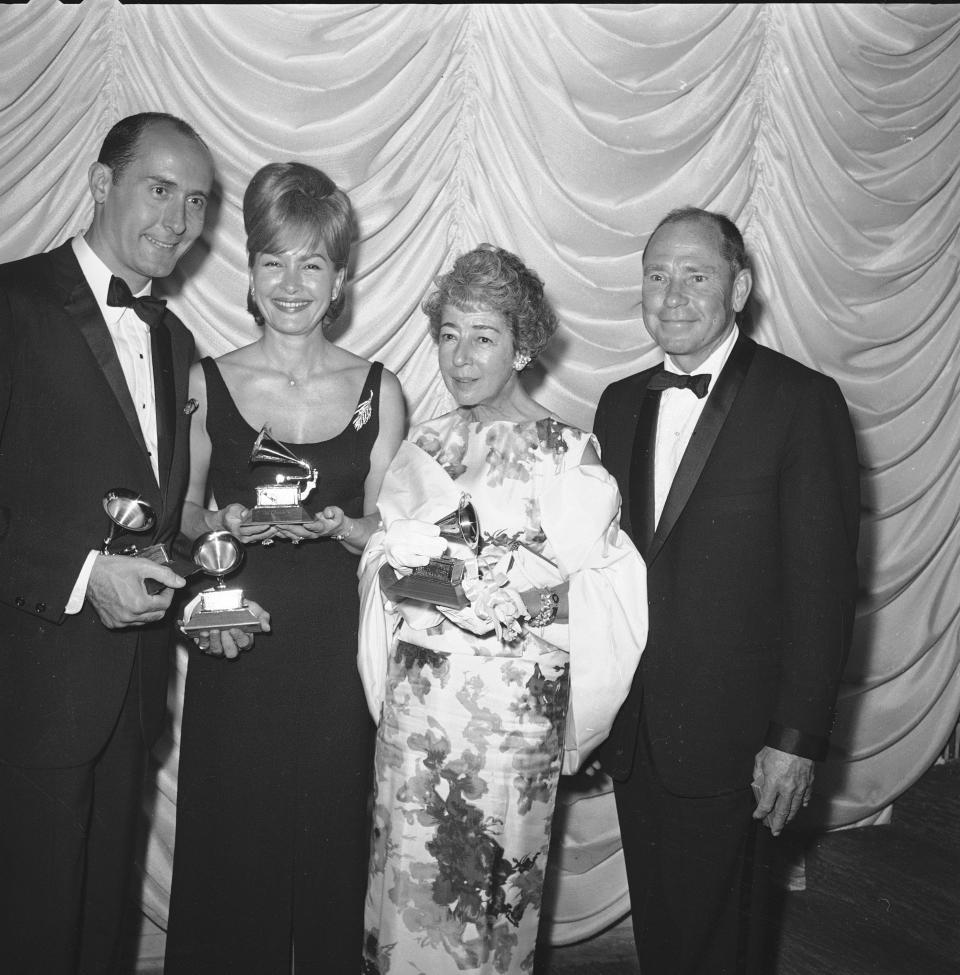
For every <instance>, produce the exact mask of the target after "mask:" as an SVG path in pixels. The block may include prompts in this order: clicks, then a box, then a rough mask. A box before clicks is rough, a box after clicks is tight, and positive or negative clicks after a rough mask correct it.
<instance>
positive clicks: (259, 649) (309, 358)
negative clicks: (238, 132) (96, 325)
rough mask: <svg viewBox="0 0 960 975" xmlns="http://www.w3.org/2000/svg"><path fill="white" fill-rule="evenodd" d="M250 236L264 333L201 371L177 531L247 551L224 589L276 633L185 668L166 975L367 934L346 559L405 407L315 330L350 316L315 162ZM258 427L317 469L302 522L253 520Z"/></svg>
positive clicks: (364, 726)
mask: <svg viewBox="0 0 960 975" xmlns="http://www.w3.org/2000/svg"><path fill="white" fill-rule="evenodd" d="M244 223H245V227H246V230H247V249H248V254H249V260H250V268H251V270H250V282H251V296H250V299H249V304H250V307H251V311H253V312H254V317H255V318H256V320H257V321H258V324H260V325H262V327H263V329H264V333H263V336H262V337H261V338H260V339H259V340H258V341H256V342H254V343H253V344H252V345H248V346H245V347H243V348H241V349H238V350H236V351H235V352H231V353H228V354H227V355H225V356H222V357H221V358H220V359H218V360H212V359H204V360H203V361H202V362H201V363H200V364H199V365H198V366H195V367H194V371H193V374H192V375H191V393H190V395H191V397H193V398H194V399H195V400H196V401H197V403H198V404H199V405H198V409H197V411H196V413H195V415H194V417H193V429H192V433H191V437H192V439H191V468H192V471H191V473H192V477H191V488H190V491H189V493H188V495H187V503H186V505H185V507H184V517H183V529H184V533H185V534H186V535H187V536H188V537H191V538H194V537H196V536H197V535H199V534H200V533H202V532H204V531H207V530H211V529H217V528H226V529H227V530H229V531H231V532H233V533H234V534H235V535H237V536H238V537H239V538H241V539H242V540H243V541H245V542H247V543H249V544H248V546H247V549H246V559H245V562H244V564H243V567H242V568H241V570H240V571H239V572H238V573H236V574H235V575H233V576H231V577H230V580H229V584H230V585H231V587H233V586H234V585H236V586H237V587H239V588H242V589H243V590H244V592H245V594H246V595H247V596H249V597H250V598H252V599H254V600H256V601H257V602H258V603H259V604H260V605H262V606H263V607H264V608H265V609H267V610H268V611H269V612H270V614H271V632H270V633H269V634H266V633H265V634H262V635H260V636H258V637H257V639H256V641H255V644H254V647H253V649H252V650H250V651H248V652H246V653H243V654H242V655H240V656H239V657H237V658H236V659H234V660H229V661H228V660H224V659H222V658H220V657H214V656H210V655H204V654H201V653H193V654H191V658H190V662H189V667H188V672H187V682H186V690H185V695H184V706H183V721H182V729H181V744H180V765H179V774H178V801H177V833H176V849H175V857H174V870H173V889H172V892H171V899H170V917H169V926H168V933H167V948H166V966H165V971H166V972H167V975H182V973H197V975H199V973H203V975H216V973H224V975H226V973H230V975H237V973H241V975H242V973H246V972H249V973H257V975H260V973H264V975H273V973H277V975H281V973H282V975H286V973H288V972H290V971H291V970H295V971H298V972H321V971H324V972H327V971H329V972H339V971H345V972H346V971H352V970H354V969H355V967H356V964H357V961H356V959H357V956H358V953H359V949H360V943H361V938H362V926H363V899H364V890H365V882H366V859H367V849H366V846H367V837H368V811H367V807H368V796H369V789H370V782H369V776H370V770H371V766H372V747H373V733H374V728H373V724H372V722H371V721H370V718H369V715H368V713H367V709H366V705H365V701H364V696H363V690H362V687H361V684H360V679H359V676H358V672H357V663H356V643H357V619H358V611H359V604H358V596H357V576H356V571H357V554H358V553H359V552H360V551H361V550H362V548H363V545H364V544H365V542H366V540H367V538H368V537H369V536H370V534H371V532H372V530H373V529H374V528H375V527H376V525H377V522H378V516H377V513H376V498H377V492H378V490H379V486H380V481H381V480H382V477H383V473H384V471H385V470H386V467H387V465H388V464H389V462H390V460H391V458H392V456H393V454H394V453H395V451H396V448H397V446H398V444H399V441H400V439H401V436H402V432H403V424H404V408H403V399H402V394H401V391H400V386H399V383H398V382H397V380H396V377H395V376H393V374H392V373H390V372H388V371H387V370H385V369H384V368H383V366H382V365H381V364H380V363H378V362H374V363H372V364H371V363H369V362H367V361H366V360H364V359H361V358H360V357H358V356H355V355H353V354H352V353H350V352H347V351H346V350H344V349H340V348H338V347H337V346H335V345H334V344H332V343H331V342H330V341H329V340H328V339H327V338H326V337H325V335H324V332H323V324H324V322H325V321H329V320H330V319H332V318H334V317H336V314H337V313H338V312H339V310H340V309H341V308H342V305H343V293H342V291H343V284H344V278H345V276H346V264H347V259H348V256H349V246H350V236H351V229H352V228H351V223H352V214H351V210H350V203H349V200H348V199H347V197H346V195H345V194H343V193H342V192H341V191H339V190H337V189H336V187H335V186H334V184H333V183H332V182H331V181H330V180H329V179H328V178H327V177H326V176H324V174H323V173H321V172H319V170H316V169H313V168H312V167H309V166H305V165H302V164H298V163H286V164H271V165H269V166H266V167H264V169H262V170H261V171H260V172H259V173H257V175H256V176H254V178H253V180H252V181H251V183H250V186H249V187H248V189H247V192H246V194H245V196H244ZM264 426H267V427H269V430H270V433H271V435H272V436H273V438H274V439H275V440H277V441H280V442H281V443H283V444H285V445H286V446H288V447H289V448H290V450H291V451H292V453H293V454H294V455H295V456H296V457H298V458H302V459H304V460H306V461H307V462H308V463H309V464H310V466H312V467H315V468H316V469H317V471H318V472H319V480H318V483H317V487H316V488H315V489H314V491H313V492H312V493H311V494H310V495H308V496H307V497H306V499H305V506H306V507H307V509H308V510H309V511H311V512H316V514H315V518H316V520H315V521H313V522H311V523H309V524H307V525H304V526H286V527H279V528H278V527H276V526H273V527H267V528H264V527H263V526H255V525H251V524H250V523H249V519H250V509H251V508H252V507H253V504H254V500H255V492H254V488H255V487H256V486H257V485H262V484H267V483H271V482H272V481H273V478H274V474H276V473H286V474H289V473H291V468H290V467H281V466H277V467H271V465H269V464H257V465H255V466H251V465H250V463H249V460H250V454H251V449H252V447H253V444H254V441H255V440H256V438H257V436H258V434H259V432H260V430H261V429H262V428H263V427H264ZM218 506H219V507H218ZM301 543H302V544H301ZM201 645H202V644H201ZM224 646H225V647H226V646H227V641H226V639H225V640H224ZM213 649H217V646H216V644H215V645H214V648H213ZM234 652H235V649H234ZM292 965H293V966H294V967H293V968H292Z"/></svg>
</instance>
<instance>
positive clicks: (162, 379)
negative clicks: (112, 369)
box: [150, 322, 177, 499]
mask: <svg viewBox="0 0 960 975" xmlns="http://www.w3.org/2000/svg"><path fill="white" fill-rule="evenodd" d="M150 350H151V352H152V354H153V389H154V396H155V399H156V405H157V469H158V471H159V481H160V494H161V496H162V497H163V498H164V499H166V496H167V481H168V480H169V478H170V462H171V460H172V458H173V447H174V437H175V435H176V429H177V417H176V414H175V412H174V403H175V402H176V390H175V389H174V380H173V349H172V347H171V342H170V331H169V330H168V329H167V326H166V325H165V324H164V323H163V322H160V323H158V324H157V325H156V326H155V327H154V328H152V329H151V330H150Z"/></svg>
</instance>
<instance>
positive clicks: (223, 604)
mask: <svg viewBox="0 0 960 975" xmlns="http://www.w3.org/2000/svg"><path fill="white" fill-rule="evenodd" d="M199 599H200V602H199V603H198V605H197V608H196V609H195V610H194V611H193V613H191V614H190V618H189V619H185V620H181V621H180V629H181V630H183V632H184V633H187V634H190V633H197V632H199V631H201V630H243V631H244V632H246V633H259V632H260V631H261V630H262V629H263V626H262V624H261V623H260V620H259V619H258V618H257V616H255V615H254V613H253V612H252V611H251V610H250V609H249V608H248V607H247V605H246V603H245V602H244V600H243V590H242V589H208V590H207V591H206V592H203V593H201V594H200V597H199ZM187 608H188V609H189V607H187Z"/></svg>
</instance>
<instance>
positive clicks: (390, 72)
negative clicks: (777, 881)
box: [0, 0, 960, 942]
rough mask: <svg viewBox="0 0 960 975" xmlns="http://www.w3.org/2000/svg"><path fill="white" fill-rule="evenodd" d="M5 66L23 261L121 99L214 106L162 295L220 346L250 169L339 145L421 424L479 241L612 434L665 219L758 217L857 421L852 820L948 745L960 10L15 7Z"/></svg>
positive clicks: (588, 415) (84, 198) (839, 790)
mask: <svg viewBox="0 0 960 975" xmlns="http://www.w3.org/2000/svg"><path fill="white" fill-rule="evenodd" d="M0 92H2V96H3V97H2V100H0V212H2V213H3V215H4V219H3V220H2V222H0V259H2V260H12V259H15V258H17V257H21V256H23V255H25V254H28V253H33V252H35V251H39V250H47V249H49V248H50V247H52V246H54V245H55V244H58V243H60V242H61V241H63V240H65V239H67V238H68V237H70V236H72V235H73V234H75V233H77V232H79V231H82V230H83V229H84V228H85V227H86V225H87V223H88V221H89V219H90V213H91V203H90V198H89V193H88V192H87V190H86V172H87V168H88V166H89V164H90V162H91V161H92V160H93V159H94V158H95V156H96V153H97V151H98V149H99V145H100V143H101V141H102V139H103V136H104V135H105V134H106V132H107V130H108V129H109V127H110V126H111V125H112V124H113V123H114V122H115V121H116V120H117V119H119V118H121V117H123V116H125V115H128V114H132V113H134V112H138V111H144V110H163V111H169V112H171V113H173V114H175V115H179V116H181V117H183V118H185V119H187V120H188V121H190V122H191V123H192V124H194V125H195V127H196V128H197V129H198V131H199V132H200V134H201V135H202V136H203V137H204V139H205V140H206V141H207V142H208V144H209V145H210V147H211V149H212V151H213V154H214V157H215V159H216V164H217V179H218V182H217V187H216V192H215V199H214V201H213V206H212V208H211V217H210V220H209V223H208V226H207V229H206V230H205V232H204V236H203V238H202V240H201V242H199V243H198V245H197V246H196V247H195V248H194V250H193V251H192V252H191V253H190V254H189V255H188V256H187V258H186V259H185V260H184V261H183V262H181V265H180V267H179V268H178V270H177V271H176V273H175V274H174V276H173V277H172V278H171V279H169V280H168V281H167V282H165V283H163V284H162V285H161V286H159V287H158V289H157V290H158V291H161V292H162V293H164V294H165V295H166V296H167V297H169V299H170V303H171V305H172V307H173V308H174V309H175V310H176V312H177V313H178V314H179V315H180V317H181V318H182V319H183V320H184V321H185V322H186V323H187V324H188V325H189V326H190V327H191V328H192V329H193V331H194V333H195V335H196V337H197V343H198V347H199V350H200V352H201V353H204V354H213V355H218V354H222V353H224V352H226V351H228V350H230V349H233V348H235V347H238V346H240V345H243V344H245V343H247V342H250V341H252V340H254V339H255V338H256V336H257V330H256V327H255V325H254V324H253V322H252V320H251V319H250V317H249V316H248V314H247V313H246V310H245V295H246V288H247V276H246V275H247V272H246V255H245V251H244V238H243V228H242V217H241V211H240V205H241V198H242V194H243V190H244V188H245V186H246V184H247V181H248V180H249V178H250V177H251V176H252V175H253V173H254V172H255V171H256V170H257V169H258V168H259V167H260V166H262V165H263V164H265V163H267V162H271V161H283V160H288V159H297V160H302V161H305V162H309V163H312V164H314V165H316V166H319V167H320V168H321V169H323V170H325V171H326V172H327V173H328V174H329V175H330V176H331V177H332V178H333V179H334V180H335V181H336V182H337V183H338V184H339V185H341V186H342V187H343V188H344V189H346V190H347V191H348V192H349V194H350V196H351V199H352V201H353V203H354V205H355V207H356V211H357V214H358V235H357V244H356V247H355V251H354V256H353V260H352V266H351V276H350V284H349V298H348V305H347V311H346V313H345V315H344V316H343V320H342V323H339V324H338V327H337V335H336V337H337V340H338V341H339V342H341V343H342V344H343V345H344V346H346V347H348V348H350V349H352V350H353V351H355V352H357V353H359V354H361V355H364V356H367V357H372V358H378V359H381V360H382V361H383V362H384V363H385V364H386V365H387V366H388V367H389V368H390V369H392V370H394V371H395V372H396V373H397V374H398V376H399V377H400V379H401V381H402V383H403V386H404V389H405V393H406V396H407V401H408V405H409V412H410V418H411V420H412V421H419V420H423V419H426V418H427V417H429V416H430V415H433V414H436V413H438V412H440V411H442V410H445V409H447V408H449V406H450V401H449V398H448V395H447V393H446V391H445V389H444V387H443V384H442V381H441V380H440V377H439V374H438V371H437V367H436V355H435V350H434V347H433V344H432V342H431V340H430V338H429V336H428V334H427V329H426V322H425V319H424V316H423V314H422V312H421V311H420V302H421V300H422V298H423V296H424V294H425V293H426V292H427V290H428V289H429V288H430V285H431V282H432V280H433V278H434V277H435V275H436V274H437V273H439V272H441V271H443V270H445V269H446V268H447V267H449V265H450V263H451V261H452V260H453V258H454V257H455V256H456V255H457V254H458V253H460V252H462V251H464V250H467V249H469V248H470V247H472V246H474V245H475V244H477V243H479V242H480V241H484V240H488V241H493V242H496V243H498V244H500V245H502V246H505V247H507V248H509V249H511V250H514V251H516V252H517V253H519V254H520V255H521V256H522V257H523V258H524V260H525V261H527V262H528V263H529V264H530V266H532V267H533V268H535V269H536V270H537V271H538V273H539V274H540V275H541V276H542V277H543V279H544V281H545V282H546V286H547V291H548V293H549V294H550V295H551V297H552V299H553V301H554V303H555V305H556V307H557V310H558V313H559V317H560V321H561V323H562V326H561V330H560V332H559V334H558V335H557V337H556V339H555V340H554V342H553V344H552V345H551V347H550V348H549V349H548V350H547V352H546V354H545V355H544V356H543V360H542V362H540V363H538V364H537V366H536V368H535V369H534V370H533V373H532V375H531V377H530V380H531V385H532V392H533V393H534V395H535V396H536V397H537V398H538V399H539V400H540V401H541V402H542V403H543V404H544V405H545V406H546V407H548V408H549V409H551V410H554V411H555V412H556V413H558V414H559V415H560V416H562V417H564V418H565V419H566V420H568V421H570V422H572V423H576V424H578V425H580V426H585V427H590V426H591V424H592V418H593V411H594V408H595V405H596V402H597V399H598V398H599V395H600V393H601V392H602V390H603V388H604V387H605V386H606V385H607V384H608V383H610V382H613V381H614V380H616V379H619V378H621V377H622V376H624V375H626V374H628V373H630V372H634V371H636V370H638V369H641V368H644V367H646V366H648V365H651V364H652V363H653V362H655V361H656V359H657V358H658V354H657V351H656V349H655V347H654V345H653V343H652V341H651V339H650V338H649V336H648V335H647V334H646V332H645V330H644V329H643V326H642V324H641V322H640V314H639V304H640V254H641V251H642V248H643V245H644V244H645V242H646V239H647V237H648V236H649V234H650V232H651V230H652V229H653V227H654V226H655V225H656V223H657V221H658V220H659V219H660V217H661V216H663V215H664V214H665V213H666V211H667V210H669V209H670V208H672V207H675V206H679V205H683V204H687V203H691V204H694V205H698V206H704V207H708V208H712V209H719V210H722V211H724V212H726V213H727V214H729V215H730V216H731V217H733V218H734V219H736V220H737V222H738V224H739V225H740V226H741V228H742V229H743V230H744V233H745V237H746V240H747V244H748V247H749V248H750V251H751V253H752V255H753V259H754V262H755V271H756V286H755V287H756V293H755V297H754V300H753V301H752V303H751V320H752V332H753V334H754V336H755V337H756V338H757V339H758V341H760V342H762V343H764V344H766V345H769V346H771V347H774V348H777V349H779V350H782V351H784V352H786V353H787V354H789V355H791V356H793V357H795V358H797V359H799V360H800V361H802V362H806V363H808V364H811V365H813V366H815V367H816V368H819V369H822V370H823V371H825V372H827V373H828V374H830V375H832V376H833V377H835V378H836V379H837V381H838V382H839V383H840V385H841V387H842V389H843V391H844V393H845V394H846V396H847V399H848V402H849V404H850V408H851V412H852V415H853V418H854V423H855V426H856V429H857V434H858V443H859V450H860V458H861V466H862V484H863V517H862V543H861V548H860V567H861V576H862V598H861V600H860V604H859V611H858V620H857V626H856V631H855V641H854V647H853V651H852V653H851V657H850V661H849V665H848V668H847V672H846V679H845V683H844V686H843V690H842V694H841V701H840V707H839V713H838V718H837V726H836V731H835V734H834V742H833V748H832V753H831V757H830V759H829V761H828V762H827V763H826V764H825V765H824V767H823V768H822V769H821V770H820V772H819V773H818V783H819V793H818V795H819V798H818V806H817V810H816V813H817V816H818V818H819V821H820V822H822V823H824V824H826V825H830V826H840V825H847V824H851V823H855V822H858V821H860V820H863V819H865V818H867V817H870V816H872V815H874V814H875V813H877V812H878V811H879V810H881V809H882V808H883V807H884V806H886V805H888V804H889V803H890V802H891V801H892V800H894V799H895V798H896V797H897V796H898V795H899V794H900V793H901V792H902V791H903V790H904V789H905V788H907V787H908V786H910V785H911V784H912V783H913V782H914V781H915V780H916V779H917V778H918V777H919V776H920V775H921V774H922V773H923V771H925V769H926V768H927V767H928V766H929V764H930V763H931V762H932V761H933V760H934V759H935V757H936V755H937V754H938V752H939V751H940V749H941V748H942V746H943V743H944V742H945V740H946V739H947V737H948V736H949V734H950V732H951V730H952V729H953V727H954V726H955V725H956V721H957V715H958V711H960V599H958V589H957V581H956V580H957V569H956V566H957V563H958V557H960V527H958V524H960V450H958V441H960V397H958V395H957V394H958V390H960V365H958V363H960V355H958V343H960V309H958V305H960V285H958V263H960V233H958V229H960V177H958V171H957V160H958V159H960V97H958V96H960V4H937V5H933V4H894V5H886V4H803V3H801V4H636V5H633V4H615V5H585V4H583V5H581V4H560V5H547V4H476V5H469V4H441V5H430V4H397V5H364V4H329V5H297V4H286V5H284V4H280V5H261V4H253V5H219V4H183V5H180V4H142V5H140V4H130V5H123V4H120V3H117V2H114V0H87V2H86V3H84V4H83V5H82V6H81V5H76V6H74V5H64V4H60V3H57V2H54V0H33V2H31V3H29V4H28V5H23V6H21V5H6V6H4V7H3V8H2V9H0ZM78 503H82V499H78ZM90 503H94V502H93V501H91V502H90ZM693 598H695V594H693ZM174 703H176V701H174ZM175 774H176V763H175V752H174V757H173V759H171V760H170V761H168V762H167V763H166V764H165V765H164V766H163V767H162V768H161V771H160V776H161V780H162V784H161V807H163V809H165V811H163V809H161V810H160V811H158V814H157V815H158V832H157V833H155V835H154V837H153V840H152V842H151V847H150V858H151V859H150V862H149V863H148V865H147V872H148V874H150V875H151V878H150V879H149V880H148V892H147V894H146V903H147V909H148V913H151V916H154V917H155V918H156V919H157V920H158V922H160V923H162V922H163V919H164V916H165V900H164V898H165V891H164V883H165V882H166V881H165V879H164V876H163V872H164V870H168V868H169V859H170V854H171V846H172V822H173V820H172V815H173V811H174V808H175V807H174V798H173V797H174V796H175ZM586 792H587V793H589V796H585V793H584V789H583V788H582V787H580V786H579V785H577V784H576V783H572V784H571V785H570V786H569V790H568V794H567V799H568V806H569V809H568V810H566V812H567V813H569V816H570V817H571V818H570V821H569V822H568V827H567V832H566V833H565V834H564V838H561V839H558V855H557V857H556V858H555V862H554V865H553V866H552V868H551V869H553V870H554V872H555V874H556V875H557V877H558V883H559V885H560V894H559V896H560V898H561V903H560V904H559V906H558V909H557V915H558V917H560V918H563V920H562V921H558V922H557V924H556V925H555V927H554V931H553V933H552V937H553V939H554V940H555V941H559V942H562V941H565V940H577V939H578V938H579V937H585V936H586V935H587V934H590V933H593V931H594V930H596V929H597V928H598V926H599V927H602V926H603V924H604V923H608V922H609V920H610V917H611V911H612V912H614V913H615V912H616V911H618V910H625V909H626V908H625V903H624V900H623V895H624V888H623V884H622V880H619V879H618V880H616V881H615V882H612V881H611V880H610V878H611V877H617V878H620V877H621V876H622V873H620V872H618V861H617V856H618V851H617V849H615V848H612V847H611V843H610V820H609V815H610V808H611V806H610V799H609V795H608V794H604V793H603V791H602V790H600V791H599V793H597V794H594V792H591V791H590V790H589V789H588V790H586ZM164 804H165V805H164ZM614 826H615V820H614ZM164 830H166V833H164ZM594 835H595V838H594V839H593V840H592V839H591V837H592V836H594ZM164 836H165V837H166V838H162V837H164ZM571 837H576V838H577V839H576V840H571V839H570V838H571ZM615 846H616V844H613V847H615ZM585 864H586V865H588V866H589V867H590V869H594V870H595V871H596V872H594V873H593V875H592V878H593V879H592V880H589V875H590V870H589V869H586V870H585V869H584V865H585ZM601 876H602V877H603V878H604V879H603V883H602V885H601V887H602V889H603V890H604V891H607V892H610V891H611V883H613V889H614V890H615V896H612V897H611V898H609V899H604V901H603V903H604V905H605V906H604V907H602V908H601V909H599V911H598V908H597V904H596V901H595V898H596V897H597V895H598V890H599V889H600V888H598V886H597V883H596V879H597V878H598V877H601ZM578 878H579V879H578ZM584 878H588V879H584ZM588 881H589V882H588ZM617 884H620V887H619V888H617ZM564 885H566V888H564ZM578 885H580V886H579V890H580V891H582V892H585V893H583V894H582V896H580V899H579V900H578V899H577V898H578V894H577V892H576V891H577V889H578ZM564 890H566V891H567V892H568V893H567V895H566V896H567V900H565V901H564V896H565V894H564ZM591 898H593V899H591Z"/></svg>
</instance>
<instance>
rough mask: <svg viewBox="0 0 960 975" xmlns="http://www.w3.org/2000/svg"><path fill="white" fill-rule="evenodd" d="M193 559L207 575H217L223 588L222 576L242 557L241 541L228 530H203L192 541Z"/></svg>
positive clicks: (238, 562) (218, 583)
mask: <svg viewBox="0 0 960 975" xmlns="http://www.w3.org/2000/svg"><path fill="white" fill-rule="evenodd" d="M191 554H192V555H193V561H194V562H195V563H196V564H197V566H198V567H199V568H200V569H202V570H203V571H204V572H205V573H206V574H207V575H210V576H216V577H217V587H218V588H221V589H222V588H223V586H224V582H223V577H224V576H227V575H230V573H231V572H233V571H234V570H235V569H236V568H238V567H239V565H240V563H241V562H242V561H243V558H244V554H245V553H244V550H243V543H242V542H241V541H240V539H238V538H237V537H236V536H235V535H232V534H231V533H230V532H228V531H212V532H205V533H204V534H202V535H200V536H199V538H197V540H196V541H195V542H194V543H193V551H192V553H191Z"/></svg>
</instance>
